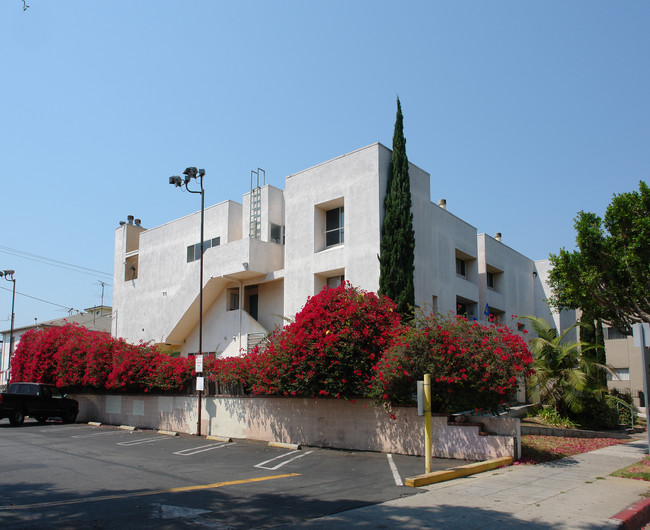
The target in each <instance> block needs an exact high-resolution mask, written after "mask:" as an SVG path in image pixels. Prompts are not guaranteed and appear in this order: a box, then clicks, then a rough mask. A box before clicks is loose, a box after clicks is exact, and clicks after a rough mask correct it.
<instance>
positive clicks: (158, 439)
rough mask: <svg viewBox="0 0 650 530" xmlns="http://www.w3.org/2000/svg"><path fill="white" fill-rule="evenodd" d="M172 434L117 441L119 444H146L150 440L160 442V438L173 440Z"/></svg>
mask: <svg viewBox="0 0 650 530" xmlns="http://www.w3.org/2000/svg"><path fill="white" fill-rule="evenodd" d="M172 439H173V438H172V437H171V436H154V437H153V438H140V439H137V440H129V441H127V442H117V445H122V446H127V445H139V444H146V443H149V442H159V441H160V440H172Z"/></svg>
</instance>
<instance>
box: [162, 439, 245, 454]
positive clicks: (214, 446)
mask: <svg viewBox="0 0 650 530" xmlns="http://www.w3.org/2000/svg"><path fill="white" fill-rule="evenodd" d="M236 443H237V442H232V443H217V444H209V445H201V446H199V447H191V448H189V449H183V450H181V451H176V452H174V454H175V455H180V456H192V455H195V454H197V453H203V452H205V451H212V450H213V449H221V448H222V447H227V446H229V445H235V444H236Z"/></svg>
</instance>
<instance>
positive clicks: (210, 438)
mask: <svg viewBox="0 0 650 530" xmlns="http://www.w3.org/2000/svg"><path fill="white" fill-rule="evenodd" d="M205 439H206V440H215V441H217V442H227V443H230V442H232V438H228V437H227V436H206V437H205Z"/></svg>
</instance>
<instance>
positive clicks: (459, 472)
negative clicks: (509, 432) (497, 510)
mask: <svg viewBox="0 0 650 530" xmlns="http://www.w3.org/2000/svg"><path fill="white" fill-rule="evenodd" d="M512 461H513V459H512V457H511V456H504V457H502V458H494V459H492V460H486V461H484V462H474V463H473V464H466V465H464V466H458V467H454V468H451V469H445V470H443V471H434V472H433V473H425V474H424V475H418V476H416V477H410V478H407V479H406V480H404V485H405V486H409V487H411V488H419V487H420V486H428V485H429V484H435V483H436V482H444V481H446V480H453V479H455V478H460V477H466V476H468V475H474V474H475V473H483V472H484V471H490V470H491V469H497V468H499V467H503V466H509V465H510V464H512Z"/></svg>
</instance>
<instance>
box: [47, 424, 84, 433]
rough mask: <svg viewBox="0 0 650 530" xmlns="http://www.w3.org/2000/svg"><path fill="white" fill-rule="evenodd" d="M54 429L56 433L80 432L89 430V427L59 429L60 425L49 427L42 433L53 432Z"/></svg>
mask: <svg viewBox="0 0 650 530" xmlns="http://www.w3.org/2000/svg"><path fill="white" fill-rule="evenodd" d="M54 429H56V432H63V431H79V430H81V429H88V426H87V425H80V426H79V427H59V426H58V425H52V426H51V427H47V428H45V429H40V432H52V431H53V430H54Z"/></svg>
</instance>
